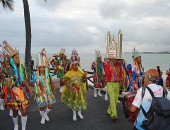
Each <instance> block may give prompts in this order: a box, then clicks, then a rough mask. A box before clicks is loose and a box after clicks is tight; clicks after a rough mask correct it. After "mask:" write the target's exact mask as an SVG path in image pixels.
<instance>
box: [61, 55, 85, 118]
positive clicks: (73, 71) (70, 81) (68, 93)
mask: <svg viewBox="0 0 170 130" xmlns="http://www.w3.org/2000/svg"><path fill="white" fill-rule="evenodd" d="M72 56H73V53H72ZM70 59H72V60H71V68H70V70H69V71H68V72H67V73H66V74H65V75H64V77H63V81H64V84H65V87H64V89H63V92H62V96H61V102H62V103H63V104H65V105H66V106H68V107H69V108H71V109H72V111H73V120H74V121H77V114H76V112H78V116H79V117H80V118H81V119H83V118H84V117H83V115H82V113H81V111H82V110H86V109H87V101H86V86H85V84H84V83H85V82H86V75H87V73H86V72H84V71H82V69H81V68H80V66H79V62H78V59H79V58H78V57H76V56H75V55H74V58H73V57H72V58H70Z"/></svg>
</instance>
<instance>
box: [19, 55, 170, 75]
mask: <svg viewBox="0 0 170 130" xmlns="http://www.w3.org/2000/svg"><path fill="white" fill-rule="evenodd" d="M101 55H102V59H103V58H104V57H105V54H101ZM20 56H21V60H22V62H23V63H24V54H21V55H20ZM36 56H37V54H32V59H33V60H34V61H36ZM47 56H48V58H52V56H53V54H47ZM70 56H71V54H67V58H70ZM79 56H80V64H81V67H82V68H83V69H84V70H86V71H91V63H92V62H93V61H95V54H93V53H87V54H81V53H79ZM141 56H142V64H143V67H144V70H145V71H147V70H148V69H150V68H155V69H156V67H157V66H160V69H161V70H162V71H163V78H165V77H166V75H165V71H166V70H168V69H169V68H170V54H141ZM122 58H123V59H125V60H126V64H132V54H130V53H123V54H122ZM35 63H36V62H35Z"/></svg>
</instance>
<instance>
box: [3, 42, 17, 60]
mask: <svg viewBox="0 0 170 130" xmlns="http://www.w3.org/2000/svg"><path fill="white" fill-rule="evenodd" d="M2 48H3V50H4V51H5V52H6V53H7V54H8V55H9V56H11V57H13V56H14V55H16V54H18V53H19V52H18V51H17V49H16V48H15V49H13V48H12V47H11V46H10V44H9V43H8V42H7V41H5V40H4V41H3V45H2Z"/></svg>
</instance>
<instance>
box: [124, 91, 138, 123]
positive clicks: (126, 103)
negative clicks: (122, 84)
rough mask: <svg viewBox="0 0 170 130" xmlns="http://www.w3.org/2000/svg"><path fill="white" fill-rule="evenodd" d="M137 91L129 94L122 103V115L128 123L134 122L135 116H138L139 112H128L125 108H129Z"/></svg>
mask: <svg viewBox="0 0 170 130" xmlns="http://www.w3.org/2000/svg"><path fill="white" fill-rule="evenodd" d="M136 93H137V91H134V92H129V93H127V94H126V95H125V96H124V101H123V109H124V113H125V116H126V118H127V119H128V120H129V121H130V122H133V123H134V122H135V120H136V118H137V116H138V112H139V110H136V111H135V112H130V111H129V110H128V109H127V108H126V106H131V105H132V102H133V100H134V98H135V96H136Z"/></svg>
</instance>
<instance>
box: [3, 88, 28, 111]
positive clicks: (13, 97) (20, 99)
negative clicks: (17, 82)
mask: <svg viewBox="0 0 170 130" xmlns="http://www.w3.org/2000/svg"><path fill="white" fill-rule="evenodd" d="M4 93H5V98H4V99H5V108H6V109H14V110H21V109H26V108H28V107H29V102H28V99H27V97H26V95H25V92H24V91H23V89H22V88H21V87H12V88H11V89H10V91H9V90H6V89H5V88H4Z"/></svg>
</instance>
